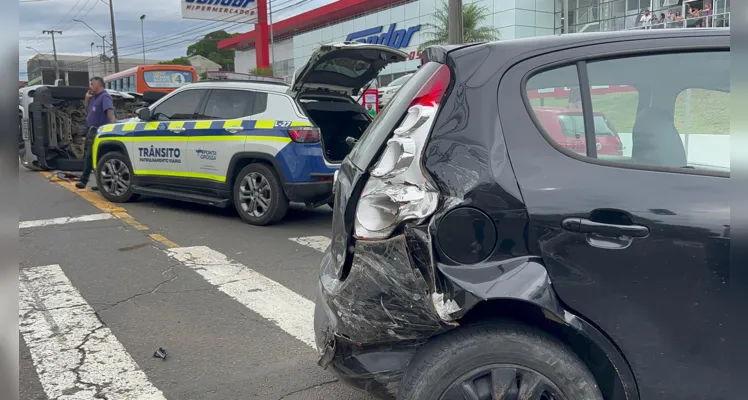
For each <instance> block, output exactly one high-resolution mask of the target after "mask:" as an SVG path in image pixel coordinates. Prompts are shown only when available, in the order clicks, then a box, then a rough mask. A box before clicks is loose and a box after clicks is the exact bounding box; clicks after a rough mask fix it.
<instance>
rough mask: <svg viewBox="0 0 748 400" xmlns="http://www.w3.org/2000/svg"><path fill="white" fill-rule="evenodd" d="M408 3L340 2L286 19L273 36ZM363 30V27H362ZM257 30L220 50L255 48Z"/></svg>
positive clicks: (382, 0) (222, 44) (224, 42)
mask: <svg viewBox="0 0 748 400" xmlns="http://www.w3.org/2000/svg"><path fill="white" fill-rule="evenodd" d="M406 2H407V1H403V2H396V3H395V4H392V3H393V1H392V0H338V1H336V2H334V3H330V4H328V5H326V6H322V7H320V8H315V9H314V10H310V11H307V12H305V13H303V14H299V15H297V16H295V17H291V18H288V19H284V20H283V21H280V22H278V23H275V24H273V36H275V37H282V36H290V35H294V34H296V33H299V32H304V31H308V30H312V29H314V28H316V27H320V26H324V25H329V24H332V23H334V22H337V21H341V20H345V19H348V18H351V17H354V16H356V15H360V14H364V13H369V12H371V11H373V10H377V9H381V8H391V7H393V6H396V5H400V4H404V3H406ZM362 29H363V27H362ZM257 36H258V32H257V30H251V31H249V32H247V33H242V34H241V35H237V36H234V37H232V38H229V39H225V40H221V41H220V42H218V48H219V49H226V50H245V49H251V48H254V47H255V40H256V39H257Z"/></svg>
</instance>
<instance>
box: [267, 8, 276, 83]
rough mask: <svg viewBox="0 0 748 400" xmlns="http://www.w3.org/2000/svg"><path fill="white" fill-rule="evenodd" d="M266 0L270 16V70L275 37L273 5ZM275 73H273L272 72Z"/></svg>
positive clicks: (271, 68) (273, 57) (273, 59)
mask: <svg viewBox="0 0 748 400" xmlns="http://www.w3.org/2000/svg"><path fill="white" fill-rule="evenodd" d="M271 3H272V1H268V17H269V18H270V71H273V63H274V62H275V38H273V5H272V4H271ZM273 75H275V73H273Z"/></svg>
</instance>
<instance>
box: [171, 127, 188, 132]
mask: <svg viewBox="0 0 748 400" xmlns="http://www.w3.org/2000/svg"><path fill="white" fill-rule="evenodd" d="M169 130H170V131H172V132H174V133H182V132H184V131H186V130H187V129H185V128H171V129H169Z"/></svg>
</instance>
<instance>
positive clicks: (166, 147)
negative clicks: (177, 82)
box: [93, 43, 407, 225]
mask: <svg viewBox="0 0 748 400" xmlns="http://www.w3.org/2000/svg"><path fill="white" fill-rule="evenodd" d="M406 57H407V55H406V54H405V53H403V52H402V51H400V50H395V49H393V48H390V47H387V46H380V45H369V44H361V43H341V44H334V45H325V46H322V47H321V48H320V49H319V50H317V51H316V52H315V53H314V54H312V56H311V58H310V60H309V62H308V63H307V65H305V66H304V67H302V68H300V69H299V70H298V71H297V72H296V74H295V75H294V79H293V82H292V83H291V85H290V86H289V85H287V84H285V83H282V82H269V81H260V82H257V81H247V80H241V81H227V80H215V81H201V82H198V83H193V84H190V85H185V86H183V87H181V88H179V89H177V90H175V91H173V92H171V93H170V94H168V95H166V96H164V97H163V98H162V99H160V100H159V101H157V102H156V103H154V104H153V105H151V106H150V107H148V108H142V109H140V110H138V111H137V117H136V118H133V119H131V120H129V121H125V122H124V123H120V124H114V125H105V126H103V127H101V128H100V129H99V132H98V136H97V138H96V141H95V144H94V152H93V157H94V160H95V162H94V167H95V168H96V169H97V175H96V176H97V183H98V187H99V191H100V192H101V194H102V195H103V196H104V197H106V198H107V199H108V200H110V201H113V202H118V203H119V202H127V201H130V200H132V199H134V198H136V197H137V196H138V195H140V194H147V195H151V196H158V197H165V198H172V199H177V200H184V201H191V202H196V203H201V204H208V205H213V206H218V207H228V206H230V205H231V204H233V205H234V207H236V210H237V211H238V212H239V215H240V216H241V217H242V218H243V219H244V220H245V221H246V222H248V223H250V224H254V225H267V224H271V223H274V222H277V221H280V220H281V219H282V218H283V217H284V216H285V214H286V211H287V210H288V205H289V202H301V203H305V204H306V205H307V206H309V207H318V206H320V205H325V204H331V202H332V180H333V174H334V172H335V171H336V170H337V168H338V165H339V163H340V162H341V161H342V160H343V158H345V156H346V155H347V154H348V152H349V151H350V150H351V143H354V142H355V140H357V139H358V138H359V137H360V136H361V134H362V133H363V132H364V131H365V130H366V129H367V127H368V126H369V124H370V123H371V121H372V118H371V116H369V115H368V114H367V113H366V110H365V109H364V108H363V107H362V106H361V105H360V104H357V103H356V102H355V101H354V100H353V98H352V97H351V96H352V94H353V93H357V92H358V91H360V89H361V88H362V87H364V86H365V85H366V83H367V82H369V81H371V80H372V79H373V78H374V77H376V76H377V75H378V74H379V72H380V71H381V70H382V69H383V68H384V67H386V66H387V65H388V64H389V63H391V62H398V61H402V60H404V59H405V58H406Z"/></svg>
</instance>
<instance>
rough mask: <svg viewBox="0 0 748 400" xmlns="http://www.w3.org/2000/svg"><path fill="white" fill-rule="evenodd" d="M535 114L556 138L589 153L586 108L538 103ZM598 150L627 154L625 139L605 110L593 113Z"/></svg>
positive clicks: (577, 151)
mask: <svg viewBox="0 0 748 400" xmlns="http://www.w3.org/2000/svg"><path fill="white" fill-rule="evenodd" d="M533 110H534V111H535V115H536V116H537V118H538V120H539V121H540V123H541V124H542V125H543V128H545V131H546V132H548V134H549V135H550V136H551V138H552V139H553V141H554V142H556V143H558V144H560V145H561V146H564V147H566V148H568V149H569V150H571V151H573V152H575V153H579V154H586V151H585V142H584V120H583V119H582V110H581V109H575V108H559V107H534V108H533ZM593 115H594V120H595V136H597V154H600V155H608V156H623V143H621V138H619V137H618V132H616V130H615V128H614V127H613V125H612V124H611V123H610V121H608V119H607V118H606V117H605V114H604V113H602V112H595V113H593Z"/></svg>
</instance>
